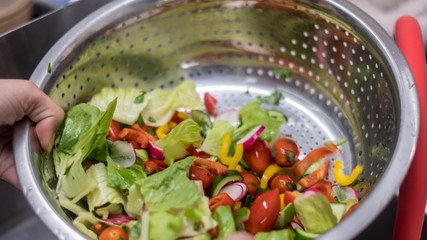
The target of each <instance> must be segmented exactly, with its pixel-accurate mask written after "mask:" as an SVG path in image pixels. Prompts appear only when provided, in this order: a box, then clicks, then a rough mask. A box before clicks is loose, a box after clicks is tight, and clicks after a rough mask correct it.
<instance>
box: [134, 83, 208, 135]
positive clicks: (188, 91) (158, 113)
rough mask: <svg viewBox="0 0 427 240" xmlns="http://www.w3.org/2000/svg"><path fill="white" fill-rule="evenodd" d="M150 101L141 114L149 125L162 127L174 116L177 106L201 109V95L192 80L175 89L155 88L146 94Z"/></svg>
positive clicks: (146, 98)
mask: <svg viewBox="0 0 427 240" xmlns="http://www.w3.org/2000/svg"><path fill="white" fill-rule="evenodd" d="M145 101H147V102H148V104H147V106H146V107H145V109H144V110H143V111H142V113H141V115H142V118H143V119H144V122H145V123H146V124H147V125H150V126H153V127H160V126H163V125H165V124H166V123H167V122H169V120H170V119H171V118H172V116H173V114H174V112H175V110H176V109H177V108H185V109H201V108H202V107H203V105H202V100H201V99H200V95H199V94H198V93H197V92H196V88H195V85H194V83H193V82H192V81H191V80H186V81H184V82H182V83H181V84H180V85H179V86H178V87H176V88H175V89H174V90H163V89H160V88H156V89H154V90H153V91H152V92H149V93H147V94H146V96H145Z"/></svg>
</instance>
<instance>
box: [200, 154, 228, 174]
mask: <svg viewBox="0 0 427 240" xmlns="http://www.w3.org/2000/svg"><path fill="white" fill-rule="evenodd" d="M193 163H194V164H195V165H197V166H200V165H202V166H205V167H208V168H209V169H210V170H212V171H215V172H216V173H215V174H216V175H218V174H221V175H223V174H226V173H227V167H226V166H224V165H222V164H221V163H219V162H214V161H211V160H209V159H203V158H199V157H197V158H195V159H194V160H193Z"/></svg>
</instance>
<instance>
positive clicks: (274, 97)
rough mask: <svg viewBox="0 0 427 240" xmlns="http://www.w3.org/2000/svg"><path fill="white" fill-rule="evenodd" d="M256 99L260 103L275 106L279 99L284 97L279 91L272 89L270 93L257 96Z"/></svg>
mask: <svg viewBox="0 0 427 240" xmlns="http://www.w3.org/2000/svg"><path fill="white" fill-rule="evenodd" d="M257 99H258V101H259V102H261V103H266V104H269V105H275V106H277V105H279V102H280V100H283V99H285V97H283V94H282V93H281V92H279V91H277V90H274V92H273V93H272V94H270V95H268V96H265V97H261V96H258V97H257Z"/></svg>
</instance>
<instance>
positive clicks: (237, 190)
mask: <svg viewBox="0 0 427 240" xmlns="http://www.w3.org/2000/svg"><path fill="white" fill-rule="evenodd" d="M247 192H248V185H247V184H246V183H244V182H234V183H231V184H229V185H227V186H225V187H223V188H221V190H220V191H219V193H227V194H228V195H229V196H230V197H231V198H232V199H233V200H234V201H236V202H237V201H240V200H241V199H242V198H243V197H245V195H246V193H247Z"/></svg>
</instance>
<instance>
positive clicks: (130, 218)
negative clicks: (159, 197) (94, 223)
mask: <svg viewBox="0 0 427 240" xmlns="http://www.w3.org/2000/svg"><path fill="white" fill-rule="evenodd" d="M108 219H126V220H129V221H133V220H138V219H136V218H134V217H130V216H127V215H123V214H111V215H110V216H108Z"/></svg>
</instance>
